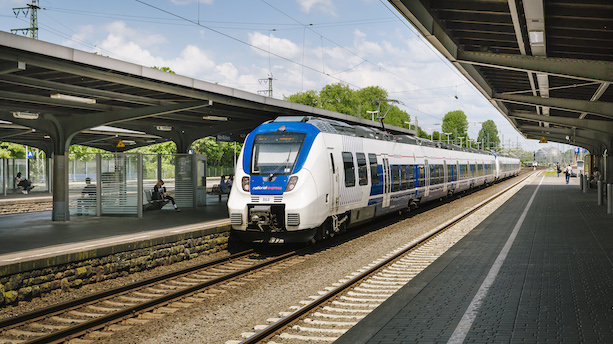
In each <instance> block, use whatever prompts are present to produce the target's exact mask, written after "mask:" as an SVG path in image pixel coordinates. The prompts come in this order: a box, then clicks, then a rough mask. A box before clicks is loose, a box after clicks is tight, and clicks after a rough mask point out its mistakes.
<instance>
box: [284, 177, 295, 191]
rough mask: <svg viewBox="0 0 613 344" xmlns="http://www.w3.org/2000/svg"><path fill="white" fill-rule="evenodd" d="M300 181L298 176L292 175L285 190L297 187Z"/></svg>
mask: <svg viewBox="0 0 613 344" xmlns="http://www.w3.org/2000/svg"><path fill="white" fill-rule="evenodd" d="M297 182H298V176H291V177H290V178H289V181H288V182H287V186H286V187H285V191H286V192H287V191H292V190H294V188H295V187H296V183H297Z"/></svg>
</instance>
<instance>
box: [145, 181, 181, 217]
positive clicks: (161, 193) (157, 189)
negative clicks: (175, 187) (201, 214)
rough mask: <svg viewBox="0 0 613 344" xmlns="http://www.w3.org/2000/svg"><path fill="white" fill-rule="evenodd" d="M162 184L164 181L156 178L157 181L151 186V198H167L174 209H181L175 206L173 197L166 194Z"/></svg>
mask: <svg viewBox="0 0 613 344" xmlns="http://www.w3.org/2000/svg"><path fill="white" fill-rule="evenodd" d="M162 185H164V181H163V180H161V179H160V180H158V182H157V183H156V184H155V186H154V187H153V193H152V194H151V199H153V200H160V199H167V200H169V201H170V202H172V206H173V207H175V210H176V211H181V210H180V209H179V207H177V203H175V199H174V198H172V197H170V196H168V194H166V188H165V187H163V186H162Z"/></svg>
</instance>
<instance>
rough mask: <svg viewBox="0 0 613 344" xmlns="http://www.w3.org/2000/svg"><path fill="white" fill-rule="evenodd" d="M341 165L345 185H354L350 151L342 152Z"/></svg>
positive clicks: (353, 167)
mask: <svg viewBox="0 0 613 344" xmlns="http://www.w3.org/2000/svg"><path fill="white" fill-rule="evenodd" d="M343 167H344V168H345V186H346V187H351V186H355V165H354V164H353V154H351V152H343Z"/></svg>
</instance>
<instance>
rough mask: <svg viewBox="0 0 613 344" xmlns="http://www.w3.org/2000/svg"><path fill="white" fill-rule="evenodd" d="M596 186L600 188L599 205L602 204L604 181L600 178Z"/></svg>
mask: <svg viewBox="0 0 613 344" xmlns="http://www.w3.org/2000/svg"><path fill="white" fill-rule="evenodd" d="M596 188H597V189H598V205H602V182H601V181H600V180H599V181H598V182H596Z"/></svg>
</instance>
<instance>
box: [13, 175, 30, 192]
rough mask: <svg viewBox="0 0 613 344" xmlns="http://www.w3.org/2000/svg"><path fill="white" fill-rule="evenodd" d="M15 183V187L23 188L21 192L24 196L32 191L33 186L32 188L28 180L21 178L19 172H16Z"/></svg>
mask: <svg viewBox="0 0 613 344" xmlns="http://www.w3.org/2000/svg"><path fill="white" fill-rule="evenodd" d="M15 181H16V182H17V186H19V187H21V188H23V191H22V192H23V193H24V194H26V195H27V194H28V192H30V190H32V189H34V186H32V183H30V181H29V180H27V179H25V178H21V172H17V176H15Z"/></svg>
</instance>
